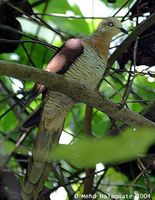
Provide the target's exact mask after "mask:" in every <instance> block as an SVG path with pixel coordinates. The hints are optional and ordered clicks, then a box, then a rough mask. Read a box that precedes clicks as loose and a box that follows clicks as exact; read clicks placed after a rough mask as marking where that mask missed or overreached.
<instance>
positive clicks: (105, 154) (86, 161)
mask: <svg viewBox="0 0 155 200" xmlns="http://www.w3.org/2000/svg"><path fill="white" fill-rule="evenodd" d="M154 142H155V135H154V130H149V129H140V130H136V131H133V130H131V129H130V130H128V131H125V132H123V133H122V134H120V135H118V136H117V137H105V138H103V139H83V140H81V141H75V142H74V143H73V144H71V145H58V146H57V148H56V149H55V151H54V153H53V154H52V155H51V156H52V158H53V159H58V160H61V159H64V160H66V161H68V162H69V163H71V164H73V165H75V166H78V167H87V166H93V165H95V164H96V163H98V162H103V163H109V162H116V161H122V160H126V161H127V160H131V159H134V158H136V157H137V155H140V154H145V153H146V151H147V149H148V147H149V146H150V145H151V144H153V143H154Z"/></svg>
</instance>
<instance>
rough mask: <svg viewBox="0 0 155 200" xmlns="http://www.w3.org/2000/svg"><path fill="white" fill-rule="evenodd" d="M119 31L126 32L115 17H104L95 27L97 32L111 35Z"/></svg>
mask: <svg viewBox="0 0 155 200" xmlns="http://www.w3.org/2000/svg"><path fill="white" fill-rule="evenodd" d="M120 32H124V33H126V34H127V33H128V32H127V31H126V30H125V29H124V28H122V23H121V22H120V21H119V20H118V19H117V18H115V17H107V18H104V19H103V20H102V21H101V22H100V24H99V26H98V28H97V33H99V34H102V33H107V34H109V35H111V36H112V37H113V36H114V35H117V34H118V33H120Z"/></svg>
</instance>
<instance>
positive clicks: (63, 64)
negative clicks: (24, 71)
mask: <svg viewBox="0 0 155 200" xmlns="http://www.w3.org/2000/svg"><path fill="white" fill-rule="evenodd" d="M83 49H84V47H83V42H82V40H81V39H80V38H71V39H69V40H67V42H66V43H65V44H64V45H63V46H62V47H61V48H60V50H59V51H58V52H57V53H56V54H55V55H54V57H53V58H52V59H51V61H50V62H49V64H48V66H47V69H46V70H47V71H49V72H54V73H58V74H64V73H65V72H66V71H67V70H68V69H69V67H70V66H71V64H72V63H73V62H74V61H75V60H76V59H77V58H78V57H79V56H80V55H81V54H82V53H83Z"/></svg>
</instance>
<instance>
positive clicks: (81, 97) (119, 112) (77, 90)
mask: <svg viewBox="0 0 155 200" xmlns="http://www.w3.org/2000/svg"><path fill="white" fill-rule="evenodd" d="M0 75H2V76H11V77H14V78H17V79H21V80H27V81H34V82H36V83H41V84H44V85H46V86H47V87H48V88H49V89H51V90H56V91H59V92H61V93H64V94H66V95H68V96H70V97H71V98H73V99H74V100H75V101H77V102H83V103H86V104H87V105H89V106H91V107H94V108H96V109H98V110H100V111H102V112H104V113H106V114H107V115H108V116H110V117H111V118H113V119H115V120H119V121H122V122H123V123H125V124H127V125H129V126H132V127H139V126H145V127H155V123H153V122H152V121H150V120H148V119H146V118H145V117H143V116H141V115H139V114H138V113H135V112H133V111H131V110H128V109H126V108H121V109H120V108H119V106H118V105H117V104H116V103H113V102H112V101H110V100H108V99H106V98H105V97H104V96H102V95H101V94H100V93H99V92H98V91H92V90H91V89H90V88H86V87H85V86H84V85H79V83H78V84H77V82H69V81H68V80H66V79H65V75H60V74H53V73H50V72H47V71H44V70H40V69H36V68H33V67H29V66H26V65H22V64H16V63H11V62H6V61H0Z"/></svg>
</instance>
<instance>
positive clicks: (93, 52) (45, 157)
mask: <svg viewBox="0 0 155 200" xmlns="http://www.w3.org/2000/svg"><path fill="white" fill-rule="evenodd" d="M120 32H124V33H127V31H126V30H125V29H124V28H123V27H122V23H121V22H120V21H119V20H118V19H117V18H115V17H107V18H104V19H102V21H101V22H100V23H99V25H98V27H97V29H96V30H95V31H94V32H93V33H92V34H91V35H89V36H87V37H84V38H82V37H81V38H70V39H68V40H67V41H66V42H65V43H64V45H63V46H62V47H61V48H60V50H59V51H58V52H57V53H56V54H55V55H54V56H53V57H52V59H51V60H50V62H49V63H48V65H47V68H46V71H48V72H52V73H58V74H62V75H63V76H65V78H66V79H67V80H68V81H70V82H72V81H74V82H76V83H77V84H81V85H84V86H85V87H88V88H90V89H91V90H94V91H95V90H97V88H98V85H99V83H100V80H101V79H102V78H103V76H104V73H105V70H106V66H107V61H108V57H109V46H110V42H111V41H112V38H113V37H114V36H115V35H117V34H118V33H120ZM43 102H44V103H43V108H42V111H41V112H40V113H41V118H40V123H39V130H38V134H37V137H36V141H35V144H34V148H33V153H32V157H31V159H30V161H29V164H28V169H27V174H26V177H25V181H24V183H23V187H22V193H21V194H22V198H23V200H37V199H39V194H40V192H41V191H42V190H43V188H44V182H45V180H46V178H47V176H48V174H49V172H50V171H51V160H50V157H51V156H49V155H51V152H52V149H53V148H54V146H55V145H56V144H58V141H59V138H60V135H61V132H62V130H63V125H64V121H65V118H66V116H67V113H68V111H69V109H70V108H71V107H72V106H73V104H74V103H75V102H74V100H73V99H72V98H70V97H68V96H67V95H65V94H63V93H60V92H57V91H51V90H50V89H48V88H47V89H46V94H45V95H44V100H43ZM34 116H35V117H36V116H37V114H36V113H35V114H34Z"/></svg>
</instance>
